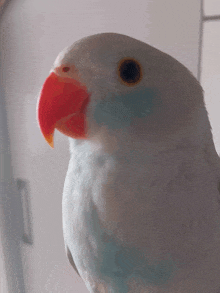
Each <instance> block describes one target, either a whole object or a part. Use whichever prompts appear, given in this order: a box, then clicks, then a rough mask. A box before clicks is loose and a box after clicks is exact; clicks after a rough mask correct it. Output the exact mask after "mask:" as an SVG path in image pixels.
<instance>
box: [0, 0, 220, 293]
mask: <svg viewBox="0 0 220 293" xmlns="http://www.w3.org/2000/svg"><path fill="white" fill-rule="evenodd" d="M4 2H5V3H4ZM0 5H2V10H1V12H0V13H1V14H0V62H1V63H0V64H1V66H0V82H1V84H0V172H1V173H0V179H1V180H0V293H12V292H13V293H39V292H41V293H46V292H52V293H53V292H67V293H71V292H81V293H86V292H88V291H87V289H86V288H85V285H84V284H83V282H82V281H81V279H80V278H79V277H78V275H77V274H76V273H75V272H74V270H73V269H72V267H71V266H70V265H69V263H68V260H67V258H66V255H65V250H64V243H63V235H62V215H61V202H62V189H63V184H64V179H65V176H66V171H67V166H68V161H69V150H68V140H67V138H66V137H65V136H63V135H62V134H60V133H58V132H57V133H56V135H55V149H54V150H52V149H51V148H50V147H49V146H48V144H47V143H46V142H45V140H44V139H43V137H42V135H41V133H40V130H39V127H38V124H37V121H36V103H37V96H38V94H39V91H40V89H41V86H42V84H43V82H44V80H45V78H46V77H47V75H48V73H49V70H50V68H51V66H52V64H53V61H54V60H55V58H56V56H57V54H58V53H59V52H60V51H61V50H62V49H63V48H64V47H66V46H69V45H71V44H72V43H73V42H75V41H76V40H78V39H80V38H82V37H84V36H87V35H91V34H95V33H100V32H117V33H121V34H126V35H129V36H131V37H134V38H137V39H139V40H142V41H144V42H146V43H148V44H150V45H152V46H154V47H156V48H158V49H160V50H162V51H164V52H166V53H168V54H170V55H172V56H173V57H175V58H176V59H177V60H179V61H180V62H182V63H183V64H184V65H185V66H186V67H188V68H189V70H190V71H191V72H192V73H193V74H194V75H195V76H196V77H197V78H198V79H199V80H200V82H201V83H202V86H203V88H204V91H205V101H206V105H207V109H208V112H209V116H210V120H211V125H212V128H213V135H214V141H215V145H216V149H217V152H218V153H220V133H219V131H220V125H219V124H220V123H219V114H218V112H219V109H220V99H219V93H220V36H219V35H220V1H219V0H204V1H203V2H201V0H166V1H163V0H157V1H150V0H136V1H125V0H111V1H109V0H81V1H73V0H65V1H60V0H8V1H7V0H6V1H3V0H2V1H0Z"/></svg>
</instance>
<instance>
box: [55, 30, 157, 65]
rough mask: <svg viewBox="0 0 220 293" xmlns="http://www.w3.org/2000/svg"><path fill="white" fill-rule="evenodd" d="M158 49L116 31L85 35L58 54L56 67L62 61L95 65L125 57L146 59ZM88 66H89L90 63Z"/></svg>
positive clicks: (64, 62) (63, 62)
mask: <svg viewBox="0 0 220 293" xmlns="http://www.w3.org/2000/svg"><path fill="white" fill-rule="evenodd" d="M157 51H158V50H156V49H154V48H153V47H151V46H149V45H147V44H145V43H143V42H141V41H139V40H136V39H134V38H131V37H128V36H124V35H120V34H115V33H102V34H97V35H93V36H89V37H85V38H83V39H81V40H79V41H77V42H75V43H74V44H73V45H71V46H70V47H68V48H65V49H64V50H63V51H62V52H61V53H60V54H59V55H58V57H57V59H56V61H55V64H54V65H55V67H56V66H57V65H60V64H61V63H62V64H72V63H74V64H79V63H80V64H81V65H82V64H83V63H85V62H91V61H92V63H93V65H94V63H96V62H97V63H108V61H109V62H114V61H116V62H117V61H119V60H120V59H121V58H124V57H131V58H137V57H139V58H140V59H143V58H145V59H146V54H149V56H152V54H154V55H155V54H156V53H157ZM158 52H159V51H158ZM84 65H86V64H84ZM87 67H89V64H88V63H87Z"/></svg>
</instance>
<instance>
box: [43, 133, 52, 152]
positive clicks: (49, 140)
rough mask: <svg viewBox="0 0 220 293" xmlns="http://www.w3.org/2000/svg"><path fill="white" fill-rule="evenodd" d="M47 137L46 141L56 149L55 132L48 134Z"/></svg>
mask: <svg viewBox="0 0 220 293" xmlns="http://www.w3.org/2000/svg"><path fill="white" fill-rule="evenodd" d="M45 139H46V142H47V143H48V144H49V145H50V146H51V148H52V149H54V141H53V134H51V135H48V136H46V137H45Z"/></svg>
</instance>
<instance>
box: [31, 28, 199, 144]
mask: <svg viewBox="0 0 220 293" xmlns="http://www.w3.org/2000/svg"><path fill="white" fill-rule="evenodd" d="M37 108H38V109H37V116H38V122H39V126H40V129H41V131H42V134H43V136H44V137H45V139H46V141H47V142H48V143H49V144H50V146H52V147H53V136H54V130H55V129H57V130H59V131H60V132H62V133H64V134H65V135H67V136H69V137H72V138H74V139H88V138H92V137H94V136H97V135H99V134H100V133H101V132H102V131H105V132H109V133H110V132H112V131H114V133H118V135H123V133H128V134H133V135H137V136H138V135H139V136H142V137H143V136H144V137H148V139H152V140H154V139H158V137H160V139H163V138H165V139H167V137H168V136H169V135H171V134H172V135H174V134H175V133H177V132H179V133H180V132H181V130H183V132H185V129H186V127H188V128H190V127H192V126H195V124H196V123H197V122H198V115H199V113H200V111H201V109H202V110H204V102H203V95H202V89H201V86H200V85H199V83H198V82H197V80H196V79H195V78H194V77H193V75H192V74H191V73H190V72H189V71H188V69H187V68H185V67H184V66H183V65H182V64H181V63H179V62H178V61H177V60H176V59H174V58H172V57H171V56H169V55H167V54H165V53H163V52H161V51H159V50H157V49H156V48H153V47H151V46H149V45H148V44H146V43H144V42H141V41H139V40H136V39H133V38H131V37H128V36H125V35H121V34H115V33H102V34H97V35H92V36H89V37H85V38H83V39H81V40H79V41H78V42H76V43H74V44H73V45H72V46H70V47H68V48H66V49H64V50H63V51H62V52H61V53H60V54H59V55H58V57H57V59H56V61H55V63H54V65H53V68H52V69H51V72H50V75H49V76H48V78H47V79H46V81H45V83H44V85H43V87H42V90H41V93H40V97H39V100H38V107H37Z"/></svg>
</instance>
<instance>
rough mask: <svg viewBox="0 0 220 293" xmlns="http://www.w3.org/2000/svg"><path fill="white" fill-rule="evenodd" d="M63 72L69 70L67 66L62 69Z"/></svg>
mask: <svg viewBox="0 0 220 293" xmlns="http://www.w3.org/2000/svg"><path fill="white" fill-rule="evenodd" d="M62 70H63V72H67V71H69V70H70V68H69V67H68V66H65V67H63V69H62Z"/></svg>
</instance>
